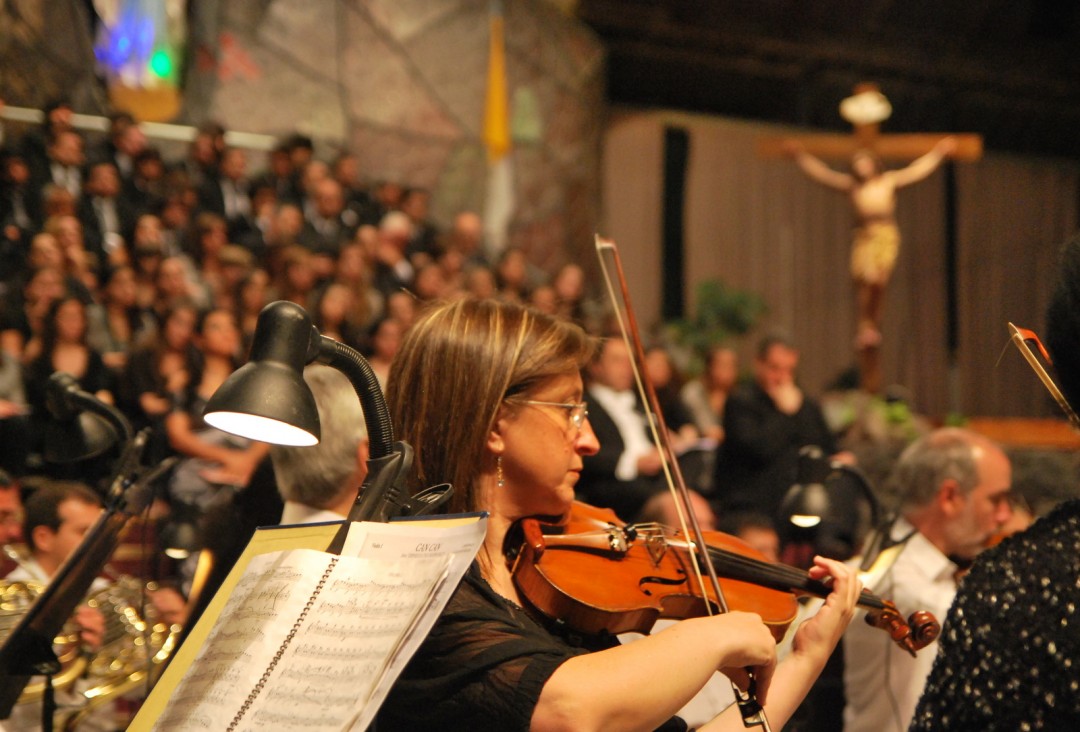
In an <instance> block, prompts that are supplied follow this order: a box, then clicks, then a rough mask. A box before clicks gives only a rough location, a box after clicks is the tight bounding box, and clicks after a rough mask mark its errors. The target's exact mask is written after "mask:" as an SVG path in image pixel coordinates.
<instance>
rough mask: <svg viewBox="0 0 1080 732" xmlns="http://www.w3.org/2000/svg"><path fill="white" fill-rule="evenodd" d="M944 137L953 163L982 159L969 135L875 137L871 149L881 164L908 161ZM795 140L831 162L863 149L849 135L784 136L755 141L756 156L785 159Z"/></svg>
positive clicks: (977, 142)
mask: <svg viewBox="0 0 1080 732" xmlns="http://www.w3.org/2000/svg"><path fill="white" fill-rule="evenodd" d="M945 137H954V138H956V151H955V152H953V153H952V154H951V155H950V156H949V157H950V158H952V159H953V160H960V161H963V162H973V161H975V160H978V159H979V158H980V157H982V149H983V147H982V137H980V136H979V135H973V134H956V135H949V134H947V133H920V134H897V135H879V136H878V137H877V138H876V139H875V140H874V142H873V149H874V152H876V153H877V154H878V155H879V156H880V157H881V159H882V160H889V161H911V160H914V159H915V158H917V157H919V156H920V155H924V154H926V153H928V152H930V150H931V148H933V147H934V145H936V144H937V143H938V141H939V140H941V139H943V138H945ZM791 140H796V141H798V142H799V144H801V145H802V146H803V149H804V150H806V151H807V152H808V153H810V154H811V155H816V156H817V157H819V158H824V159H833V160H845V161H846V160H849V159H850V158H851V156H852V155H853V154H854V153H855V151H856V150H858V149H860V148H862V147H864V145H863V144H862V143H861V142H860V140H859V139H858V138H856V137H855V136H853V135H837V134H829V133H818V134H809V135H802V134H796V135H788V136H786V137H774V136H768V137H759V138H758V139H757V145H756V149H757V154H758V155H759V156H761V157H763V158H778V157H785V156H786V155H787V153H786V151H785V146H786V144H787V143H788V142H789V141H791Z"/></svg>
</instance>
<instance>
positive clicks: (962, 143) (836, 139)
mask: <svg viewBox="0 0 1080 732" xmlns="http://www.w3.org/2000/svg"><path fill="white" fill-rule="evenodd" d="M882 102H884V97H883V96H881V91H880V90H879V89H878V87H877V84H871V83H863V84H857V85H856V86H855V89H854V94H853V95H852V96H851V97H848V98H847V99H845V100H844V103H843V104H841V114H844V115H845V118H846V119H848V120H849V121H851V122H852V132H853V134H851V135H840V134H834V133H816V134H805V135H785V136H783V137H761V138H758V141H757V152H758V155H760V156H762V157H783V156H786V155H787V152H786V147H785V145H786V143H787V142H788V141H790V140H792V139H796V140H798V141H799V143H800V144H801V145H802V147H803V149H804V150H806V151H807V152H808V153H810V154H811V155H816V156H817V157H819V158H825V159H834V160H845V161H846V160H850V159H851V156H852V155H854V154H855V152H856V151H857V150H872V151H873V152H874V153H875V154H876V155H877V156H878V157H879V158H881V159H882V160H883V161H887V162H910V161H912V160H914V159H915V158H917V157H919V156H920V155H924V154H926V153H928V152H930V150H931V149H933V147H934V145H936V144H937V143H938V142H939V141H940V140H941V139H942V138H945V137H952V138H954V139H955V140H956V150H955V151H954V152H953V153H952V154H951V155H950V156H949V157H950V158H952V159H954V160H962V161H964V162H973V161H975V160H978V159H979V158H980V157H982V151H983V146H982V137H981V136H980V135H974V134H948V133H943V132H939V133H934V132H927V133H919V134H881V132H880V127H881V122H883V121H884V120H885V118H887V117H888V113H889V111H890V110H888V108H887V105H888V102H884V104H885V105H886V106H885V107H884V108H883V107H881V104H882ZM845 105H847V106H848V109H850V110H851V114H850V115H848V114H845V111H846V110H845ZM875 105H876V106H877V110H875V109H873V107H874V106H875ZM860 106H862V109H859V107H860ZM860 112H863V113H865V114H864V116H863V117H862V120H866V121H861V120H860ZM875 112H877V113H876V114H875ZM882 115H884V116H882ZM875 117H877V119H876V121H870V120H873V119H874V118H875Z"/></svg>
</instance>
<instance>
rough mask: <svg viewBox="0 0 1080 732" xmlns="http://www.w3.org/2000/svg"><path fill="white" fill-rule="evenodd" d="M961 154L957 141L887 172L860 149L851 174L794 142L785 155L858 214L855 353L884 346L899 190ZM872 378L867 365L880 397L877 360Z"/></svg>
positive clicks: (867, 380)
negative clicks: (837, 193) (842, 196)
mask: <svg viewBox="0 0 1080 732" xmlns="http://www.w3.org/2000/svg"><path fill="white" fill-rule="evenodd" d="M955 149H956V140H955V139H954V138H952V137H946V138H944V139H942V140H941V141H940V142H938V143H937V145H935V146H934V148H933V149H932V150H931V151H930V152H928V153H926V154H925V155H923V156H922V157H919V158H917V159H915V160H914V161H912V162H911V163H910V164H909V165H908V166H907V167H905V168H900V169H898V170H886V169H885V168H884V167H883V166H882V164H881V161H880V160H879V159H878V157H877V156H876V155H875V154H874V153H873V152H872V151H870V150H866V149H863V150H858V151H856V152H855V154H854V155H853V156H852V159H851V168H850V172H846V173H845V172H842V171H839V170H834V169H833V168H830V167H829V166H828V165H827V164H825V163H824V162H823V161H822V160H821V159H819V158H817V157H815V156H813V155H811V154H810V153H808V152H806V150H804V149H803V147H802V145H800V144H799V143H798V142H797V141H794V140H789V141H787V143H786V144H785V152H786V153H787V154H788V155H789V156H790V157H792V158H793V159H794V160H795V162H796V163H797V164H798V166H799V168H800V169H801V170H802V171H803V172H804V173H805V174H806V175H807V177H809V178H810V179H811V180H814V181H816V182H818V183H820V184H822V185H824V186H826V187H828V188H832V189H833V190H836V191H840V192H841V193H845V194H847V196H848V198H849V199H850V201H851V206H852V210H853V211H854V214H855V229H854V232H853V235H852V247H851V276H852V278H853V280H854V282H855V293H856V302H857V306H858V325H857V331H856V336H855V348H856V351H858V352H859V353H860V355H863V354H865V353H866V352H868V351H876V350H877V348H878V346H879V345H880V343H881V315H882V306H883V304H884V299H885V286H886V285H887V284H888V283H889V277H890V276H891V275H892V272H893V267H894V265H895V264H896V255H897V252H898V250H899V248H900V232H899V230H898V228H897V226H896V191H897V190H898V189H900V188H903V187H904V186H909V185H911V184H912V183H917V182H919V181H921V180H923V179H925V178H927V177H928V176H930V174H931V173H933V172H934V171H935V170H937V168H938V167H939V166H940V165H941V163H942V161H943V160H944V159H945V157H946V156H948V155H949V154H951V153H952V152H953V151H954V150H955ZM872 362H873V363H872V364H870V369H869V370H870V373H867V370H868V369H867V368H866V367H867V365H868V364H866V363H864V364H863V366H864V368H863V371H864V373H863V387H864V388H865V389H867V391H871V392H875V391H877V390H878V388H879V387H880V384H879V383H878V382H879V381H880V375H879V374H878V373H876V372H877V364H876V358H873V359H872Z"/></svg>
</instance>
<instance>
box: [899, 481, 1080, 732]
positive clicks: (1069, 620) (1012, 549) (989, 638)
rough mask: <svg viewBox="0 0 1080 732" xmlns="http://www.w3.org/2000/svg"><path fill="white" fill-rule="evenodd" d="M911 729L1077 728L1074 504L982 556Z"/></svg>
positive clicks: (1077, 524)
mask: <svg viewBox="0 0 1080 732" xmlns="http://www.w3.org/2000/svg"><path fill="white" fill-rule="evenodd" d="M944 625H945V632H944V633H943V634H942V637H941V640H940V641H939V643H940V649H939V651H938V656H937V659H936V660H935V662H934V668H933V671H931V673H930V678H929V679H928V680H927V683H926V689H925V691H924V692H923V696H922V698H921V699H920V700H919V706H918V708H917V709H916V711H915V718H914V720H913V721H912V723H911V730H912V731H913V732H914V731H922V730H926V731H929V730H1002V731H1003V732H1004V731H1006V730H1007V731H1008V732H1016V731H1017V730H1041V729H1055V730H1063V729H1077V725H1078V724H1080V500H1077V501H1070V502H1069V503H1066V504H1065V505H1063V506H1061V507H1059V508H1058V509H1057V510H1055V511H1054V512H1053V513H1051V514H1050V515H1049V516H1047V517H1046V518H1044V519H1042V520H1040V521H1038V522H1036V523H1035V524H1034V525H1033V526H1032V527H1031V528H1030V529H1028V530H1027V531H1026V532H1024V533H1022V534H1018V535H1016V536H1013V537H1010V538H1008V539H1006V540H1005V541H1003V542H1002V543H1001V544H999V545H998V546H997V547H995V548H993V549H991V550H988V551H987V552H984V553H983V554H982V555H980V556H979V558H978V560H977V561H976V562H975V565H974V566H973V567H972V570H971V572H970V573H969V574H968V575H967V577H965V578H964V581H963V583H962V584H961V585H960V589H959V591H958V592H957V595H956V599H955V601H954V602H953V606H952V608H950V610H949V616H948V619H947V620H946V622H945V624H944Z"/></svg>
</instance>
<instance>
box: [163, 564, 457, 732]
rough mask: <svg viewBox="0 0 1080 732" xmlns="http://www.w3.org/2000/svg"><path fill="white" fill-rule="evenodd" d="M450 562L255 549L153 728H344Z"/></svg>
mask: <svg viewBox="0 0 1080 732" xmlns="http://www.w3.org/2000/svg"><path fill="white" fill-rule="evenodd" d="M448 564H449V559H448V558H447V557H446V556H441V557H434V558H432V557H429V558H425V559H421V560H417V559H411V560H409V561H388V560H385V559H358V558H355V557H338V556H335V555H330V554H326V553H323V552H318V551H312V550H304V549H301V550H293V551H288V552H275V553H273V554H266V555H262V556H258V557H255V558H254V559H253V560H252V561H251V564H250V565H249V566H248V568H247V571H246V572H245V573H244V576H243V578H242V579H241V580H240V583H239V584H238V585H237V587H236V589H235V591H234V592H233V594H232V596H231V597H230V599H229V601H228V603H227V604H226V605H225V608H224V610H223V611H222V614H221V616H220V618H219V620H218V622H217V624H216V625H215V627H214V629H213V631H212V632H211V634H210V636H209V638H208V639H207V642H206V643H205V644H204V646H203V648H202V649H201V650H200V652H199V655H198V657H197V658H196V659H195V662H194V663H193V664H192V665H191V667H190V669H189V670H188V673H187V674H185V676H184V679H183V681H181V683H180V685H179V687H178V688H177V690H176V693H175V694H174V695H173V696H172V698H171V700H170V703H169V706H168V708H167V709H166V711H165V713H164V714H163V715H161V717H160V718H159V719H158V721H157V724H156V725H155V729H160V730H169V732H172V731H173V730H180V731H186V730H213V731H214V732H218V731H220V730H227V729H228V730H257V729H258V730H265V729H285V728H288V729H305V730H341V729H345V728H346V726H347V723H348V722H349V721H350V720H352V719H354V718H356V717H357V716H358V715H360V714H361V713H362V711H363V706H365V705H366V704H367V702H368V699H369V698H370V692H371V690H372V688H373V687H374V686H375V685H376V684H377V683H378V681H379V680H380V679H381V678H383V675H384V671H385V669H386V667H387V664H388V663H389V661H390V660H391V659H392V658H393V657H394V655H395V653H396V652H397V651H398V650H399V648H400V644H401V641H402V639H403V637H404V636H405V634H406V631H407V630H408V629H409V627H410V626H411V625H412V622H413V620H414V619H415V618H416V617H417V614H418V612H419V611H420V609H421V608H423V607H425V606H426V605H427V604H428V603H429V602H430V600H431V597H432V592H433V590H434V588H435V587H436V586H437V585H438V584H439V582H440V581H441V580H442V579H443V578H444V577H445V576H446V572H447V566H448Z"/></svg>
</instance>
